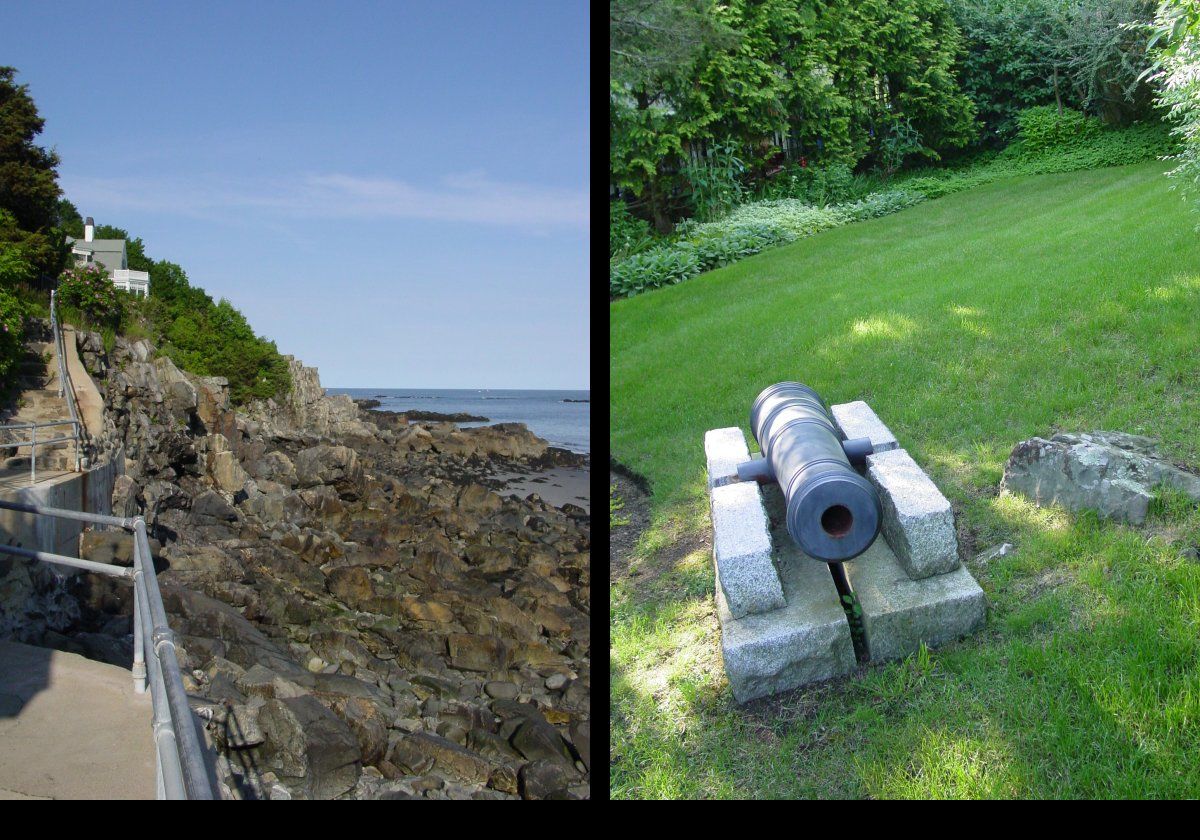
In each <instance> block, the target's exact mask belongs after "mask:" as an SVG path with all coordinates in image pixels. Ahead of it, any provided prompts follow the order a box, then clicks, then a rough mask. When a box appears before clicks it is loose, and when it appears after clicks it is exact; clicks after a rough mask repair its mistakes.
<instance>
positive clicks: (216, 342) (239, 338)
mask: <svg viewBox="0 0 1200 840" xmlns="http://www.w3.org/2000/svg"><path fill="white" fill-rule="evenodd" d="M210 303H211V301H210ZM165 338H166V344H165V345H164V346H163V351H164V352H165V353H166V354H167V355H168V356H169V357H170V358H171V360H172V361H173V362H175V363H176V364H177V365H179V366H180V367H181V368H183V369H184V370H187V371H190V372H191V373H195V374H198V375H200V376H224V377H225V378H226V379H228V380H229V388H230V397H231V399H232V400H233V402H234V403H235V404H238V405H240V404H243V403H246V402H249V401H250V400H254V399H267V398H269V397H276V396H279V395H280V394H281V393H283V392H284V391H285V390H287V387H288V384H289V382H290V380H289V377H288V367H287V361H286V360H285V359H284V358H283V357H282V356H280V355H279V351H278V350H277V349H276V347H275V342H273V341H267V340H266V339H263V338H259V337H258V336H256V335H255V334H254V330H252V329H251V328H250V325H249V324H248V323H247V322H246V318H245V316H244V315H242V313H241V312H239V311H238V310H237V309H235V308H234V307H233V305H232V304H231V303H230V302H229V301H227V300H225V299H223V298H222V299H221V301H220V302H219V303H217V304H216V305H215V306H209V307H207V308H197V309H190V308H189V309H183V310H180V309H179V308H178V306H177V305H176V307H174V308H173V317H171V318H170V319H169V322H168V323H167V324H166V330H165Z"/></svg>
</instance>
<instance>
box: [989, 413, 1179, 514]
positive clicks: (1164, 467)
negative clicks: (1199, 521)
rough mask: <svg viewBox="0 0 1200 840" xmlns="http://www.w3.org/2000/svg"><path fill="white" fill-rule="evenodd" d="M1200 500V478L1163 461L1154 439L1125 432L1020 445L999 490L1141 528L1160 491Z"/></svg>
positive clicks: (1061, 437) (1066, 436)
mask: <svg viewBox="0 0 1200 840" xmlns="http://www.w3.org/2000/svg"><path fill="white" fill-rule="evenodd" d="M1162 485H1165V486H1168V487H1173V488H1175V489H1177V490H1180V491H1182V492H1183V493H1185V494H1187V495H1188V496H1189V497H1191V498H1192V499H1195V500H1197V501H1200V476H1196V475H1194V474H1192V473H1190V472H1186V471H1184V470H1182V469H1180V468H1179V467H1177V466H1175V465H1174V464H1171V463H1170V462H1169V461H1167V460H1165V459H1164V458H1163V457H1162V456H1161V454H1160V453H1159V452H1158V449H1157V445H1156V443H1155V441H1154V440H1152V439H1150V438H1146V437H1140V436H1137V435H1129V434H1125V433H1123V432H1091V433H1086V434H1065V433H1064V434H1057V435H1055V436H1054V437H1052V438H1051V439H1050V440H1043V439H1042V438H1032V439H1030V440H1026V441H1022V442H1021V443H1018V444H1017V445H1016V446H1015V447H1014V448H1013V451H1012V453H1011V454H1010V455H1009V457H1008V463H1007V464H1005V467H1004V478H1003V479H1002V481H1001V487H1003V488H1005V489H1007V490H1010V491H1012V492H1015V493H1020V494H1021V495H1024V496H1027V497H1028V498H1030V499H1032V500H1033V501H1034V502H1036V503H1038V504H1052V503H1053V504H1060V505H1062V506H1063V507H1065V508H1067V509H1069V510H1083V509H1091V510H1095V511H1097V512H1098V513H1099V514H1100V515H1101V516H1103V517H1107V518H1110V519H1115V520H1117V521H1119V522H1127V523H1129V524H1132V525H1140V524H1142V523H1143V522H1145V520H1146V514H1147V512H1148V510H1149V507H1150V502H1151V501H1152V500H1153V498H1154V494H1155V492H1156V489H1157V488H1158V487H1159V486H1162Z"/></svg>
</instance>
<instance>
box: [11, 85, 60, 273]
mask: <svg viewBox="0 0 1200 840" xmlns="http://www.w3.org/2000/svg"><path fill="white" fill-rule="evenodd" d="M16 73H17V71H16V70H15V69H14V68H12V67H0V211H3V212H0V243H11V244H14V245H17V246H18V247H19V248H20V249H21V252H22V256H23V259H25V260H26V261H28V262H29V263H30V265H32V266H33V268H34V270H35V272H36V273H37V274H38V275H39V276H42V277H47V276H48V277H53V276H55V275H56V274H57V273H58V271H59V269H60V268H62V266H63V265H64V264H65V261H66V249H65V248H64V247H63V246H62V243H61V241H60V239H59V237H58V235H57V233H56V232H55V230H54V226H55V225H56V224H57V223H58V210H59V207H58V200H59V195H60V192H61V191H60V190H59V187H58V172H57V171H56V170H55V167H56V166H58V155H56V154H55V153H54V152H51V151H47V150H46V149H44V148H42V147H41V146H38V145H37V144H36V143H34V139H35V138H36V137H37V136H38V135H39V134H40V133H41V132H42V128H43V126H44V124H45V121H44V120H43V119H42V118H41V116H40V115H39V114H38V111H37V106H36V105H35V104H34V101H33V98H32V97H31V96H30V95H29V88H28V86H27V85H20V84H17V82H16Z"/></svg>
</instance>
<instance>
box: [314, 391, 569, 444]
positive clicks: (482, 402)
mask: <svg viewBox="0 0 1200 840" xmlns="http://www.w3.org/2000/svg"><path fill="white" fill-rule="evenodd" d="M325 390H326V391H327V392H328V393H330V394H347V395H349V396H350V397H352V398H354V399H356V400H365V399H374V400H379V408H380V409H383V410H385V411H437V412H440V413H442V414H455V413H458V412H465V413H467V414H474V415H476V416H479V417H486V418H488V421H489V423H524V424H525V425H526V426H528V427H529V430H530V431H532V432H533V433H534V434H535V435H537V436H538V437H540V438H545V439H546V440H547V441H548V442H549V443H550V445H551V446H557V447H559V448H561V449H569V450H571V451H572V452H584V453H586V452H590V451H591V434H590V425H589V420H590V417H591V410H590V409H591V406H590V405H589V404H588V403H577V402H575V403H569V402H563V400H586V399H590V398H591V392H590V391H506V390H486V389H485V390H453V389H430V388H326V389H325ZM459 425H460V426H463V427H464V428H465V427H469V426H485V425H488V423H460V424H459Z"/></svg>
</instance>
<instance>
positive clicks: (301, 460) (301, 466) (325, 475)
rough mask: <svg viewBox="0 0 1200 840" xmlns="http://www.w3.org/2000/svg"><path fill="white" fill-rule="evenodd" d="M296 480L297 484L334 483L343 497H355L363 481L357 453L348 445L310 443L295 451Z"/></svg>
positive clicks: (313, 485)
mask: <svg viewBox="0 0 1200 840" xmlns="http://www.w3.org/2000/svg"><path fill="white" fill-rule="evenodd" d="M295 468H296V481H297V484H298V485H299V486H300V487H315V486H317V485H318V484H329V485H332V486H334V487H335V488H336V489H337V491H338V493H339V494H341V495H342V496H343V497H344V498H351V499H353V498H357V497H358V494H359V491H360V485H361V482H362V467H361V466H359V463H358V454H357V453H356V452H355V451H354V450H353V449H351V448H349V447H348V446H324V445H322V446H313V447H310V448H308V449H303V450H301V451H300V452H299V453H298V454H297V455H296V464H295Z"/></svg>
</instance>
